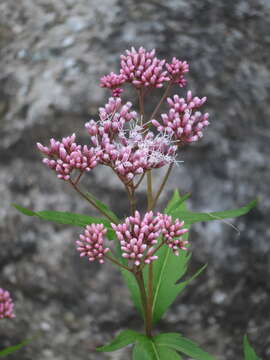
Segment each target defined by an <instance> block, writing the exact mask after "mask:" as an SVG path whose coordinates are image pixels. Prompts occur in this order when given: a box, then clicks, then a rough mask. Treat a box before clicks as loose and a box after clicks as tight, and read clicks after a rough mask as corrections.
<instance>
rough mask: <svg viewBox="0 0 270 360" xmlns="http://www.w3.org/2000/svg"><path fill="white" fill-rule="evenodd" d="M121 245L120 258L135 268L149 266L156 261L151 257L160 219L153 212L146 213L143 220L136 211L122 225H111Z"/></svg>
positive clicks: (158, 232)
mask: <svg viewBox="0 0 270 360" xmlns="http://www.w3.org/2000/svg"><path fill="white" fill-rule="evenodd" d="M111 225H112V228H113V229H114V230H115V232H116V236H117V238H118V240H119V241H120V244H121V249H122V251H123V254H122V256H123V257H124V258H125V259H128V260H130V261H131V263H133V264H134V265H135V266H140V265H141V264H142V263H144V264H150V263H151V262H152V261H154V260H156V259H157V256H155V255H153V253H154V251H155V248H154V245H156V244H157V239H158V237H159V234H160V219H159V218H158V217H154V215H153V212H152V211H150V212H147V213H146V214H145V215H144V217H143V218H141V215H140V213H139V212H138V211H136V212H135V215H134V216H130V217H128V218H126V219H125V221H124V223H122V224H119V225H115V224H111Z"/></svg>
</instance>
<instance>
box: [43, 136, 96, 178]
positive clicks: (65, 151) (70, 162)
mask: <svg viewBox="0 0 270 360" xmlns="http://www.w3.org/2000/svg"><path fill="white" fill-rule="evenodd" d="M75 138H76V136H75V134H73V135H72V136H68V137H66V138H63V139H62V141H56V140H55V139H51V141H50V147H47V146H43V145H42V144H40V143H37V147H38V149H39V150H40V151H41V152H42V153H43V154H44V155H45V156H47V157H46V158H44V159H43V163H44V164H46V165H47V166H48V167H49V168H51V169H53V170H55V171H56V173H57V176H58V178H59V179H63V180H69V179H70V175H71V173H72V171H73V170H74V169H76V170H79V171H80V172H83V171H90V170H91V169H93V168H94V167H95V166H97V164H98V161H99V157H98V154H97V153H96V150H95V149H94V148H90V149H88V147H87V146H86V145H84V146H83V147H82V146H81V145H77V144H76V143H75Z"/></svg>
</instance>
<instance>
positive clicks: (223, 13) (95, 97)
mask: <svg viewBox="0 0 270 360" xmlns="http://www.w3.org/2000/svg"><path fill="white" fill-rule="evenodd" d="M19 3H20V4H19ZM269 26H270V2H269V1H268V0H233V1H232V0H226V1H220V2H217V1H214V0H203V1H197V0H186V1H185V0H167V1H161V0H151V1H147V2H145V1H141V0H139V1H138V0H136V1H135V0H125V1H119V0H118V1H117V0H102V1H94V0H78V1H76V2H74V1H71V0H55V1H53V2H51V1H49V0H24V1H22V2H18V1H17V0H3V1H2V2H1V3H0V59H1V60H0V62H1V72H0V129H1V134H2V136H1V142H0V167H1V171H0V194H1V195H0V197H1V207H0V243H1V253H0V270H1V271H0V273H1V275H0V286H1V287H3V288H7V289H8V290H9V291H10V292H11V293H12V295H13V297H14V299H15V309H16V315H17V317H16V319H14V320H12V321H9V322H5V323H3V324H2V323H1V324H0V338H1V344H0V347H3V346H6V345H8V344H10V343H16V341H20V340H22V339H24V338H26V337H31V336H32V335H34V334H35V332H36V331H41V333H42V334H41V336H40V337H38V338H37V339H36V340H34V341H33V344H32V345H31V346H28V347H27V348H26V349H25V350H23V351H21V353H20V356H19V358H20V359H21V360H32V359H33V358H38V359H40V360H46V359H54V360H69V359H70V360H71V359H74V358H76V359H78V360H79V359H80V360H84V359H85V360H86V359H88V360H89V359H93V360H94V359H95V360H99V359H101V360H102V359H104V360H105V359H127V357H128V355H127V354H128V351H129V350H121V351H119V352H116V353H112V354H97V353H95V352H94V351H93V349H94V347H95V346H97V345H99V344H103V343H104V342H106V341H109V340H110V339H111V338H112V336H113V335H114V334H115V333H117V332H118V331H119V330H121V329H125V328H128V327H130V328H134V329H138V330H139V329H141V322H140V319H139V317H138V315H136V313H135V310H134V309H133V307H132V305H131V302H130V301H129V299H128V294H127V290H126V289H125V288H124V286H123V284H122V282H121V277H120V275H119V273H118V272H117V270H115V269H112V267H111V266H110V265H108V264H106V265H105V266H100V265H98V264H88V262H87V261H86V260H85V259H79V257H78V255H77V252H76V250H75V246H74V242H75V240H76V238H77V236H78V233H79V229H73V228H70V227H68V226H60V225H53V224H48V223H43V222H41V221H39V220H38V219H34V218H27V217H24V216H22V215H20V214H18V213H17V212H16V211H15V210H14V209H13V208H12V206H11V203H12V202H16V203H19V204H22V205H24V206H27V207H30V208H33V209H37V210H39V209H55V210H66V211H77V212H82V213H85V214H87V213H89V214H95V213H94V211H93V210H92V209H89V208H88V205H87V204H84V203H83V202H82V201H81V200H80V199H79V198H76V197H75V196H74V194H73V192H72V190H71V189H69V188H68V186H67V184H65V183H64V182H61V181H59V180H57V179H56V178H55V174H54V173H53V172H50V171H48V170H47V169H46V168H45V167H44V166H43V165H42V164H41V162H40V156H39V154H37V151H36V149H35V143H36V142H37V141H41V142H44V143H46V142H47V141H48V139H49V138H50V137H52V136H53V137H61V136H66V135H70V134H71V133H72V132H73V131H74V130H75V131H77V133H78V136H79V137H80V138H81V140H82V142H85V143H86V142H87V135H86V133H85V131H84V123H85V122H86V121H87V120H89V118H94V117H95V116H96V113H97V110H98V107H99V106H102V105H103V104H104V101H105V99H106V97H107V96H108V95H109V93H106V91H105V90H104V89H100V88H99V87H98V80H99V77H100V76H102V75H104V74H106V73H108V72H110V71H117V67H118V65H117V60H118V58H119V54H120V53H121V52H123V50H124V49H126V48H130V47H131V46H132V45H134V46H136V47H138V46H140V45H142V46H144V47H147V48H152V47H155V48H156V49H157V52H158V54H159V55H160V56H161V57H164V58H168V59H170V58H171V57H172V56H177V57H180V58H182V59H183V60H187V61H188V62H189V63H190V69H191V72H190V75H189V77H188V80H189V83H188V87H190V88H191V89H192V90H193V91H194V93H196V94H197V95H198V96H204V95H206V96H207V97H208V103H207V104H208V105H207V106H206V108H207V110H208V112H209V113H210V115H211V117H210V121H211V126H210V127H209V129H208V130H207V131H206V132H205V137H204V138H203V140H202V141H200V142H199V143H198V144H196V145H194V146H190V147H189V148H186V149H185V150H183V151H182V152H181V154H180V158H181V159H183V160H184V163H183V164H180V166H179V167H177V168H176V169H175V170H174V171H173V175H172V179H171V182H170V185H169V188H168V190H167V192H166V193H164V195H163V197H162V199H161V200H162V202H163V203H165V201H167V199H168V198H169V196H170V190H172V189H173V188H175V187H178V188H180V189H181V190H182V191H184V192H187V191H191V192H192V198H191V200H190V206H191V208H192V209H196V210H198V211H212V210H222V209H226V208H233V207H237V206H240V205H243V204H244V203H246V202H248V201H250V200H252V199H254V198H255V197H256V196H258V197H259V198H260V202H259V205H258V207H257V208H256V209H255V210H253V211H252V213H250V214H249V215H247V216H245V217H242V218H239V219H237V220H232V224H233V226H232V224H229V222H226V223H222V222H211V223H207V224H200V225H197V226H195V227H194V229H193V232H192V235H191V241H192V244H193V245H192V246H193V260H192V263H191V270H193V271H195V269H197V268H198V267H199V266H200V265H201V264H203V263H206V262H208V264H209V265H208V270H207V271H206V273H205V274H204V275H201V279H200V280H199V279H197V280H196V281H194V283H193V284H192V285H191V286H190V287H189V288H188V289H187V290H185V292H184V293H183V295H182V296H181V297H180V298H179V299H178V300H177V302H176V303H175V304H174V305H173V307H172V308H171V310H170V311H169V312H168V314H167V315H166V316H165V317H164V319H163V320H162V321H161V323H160V325H159V330H163V331H180V332H181V333H183V334H185V335H187V336H190V337H191V338H193V339H194V340H197V341H198V342H199V343H200V344H201V345H202V346H203V347H204V348H205V349H207V350H209V351H210V352H212V353H213V354H216V355H217V357H218V358H219V359H220V360H235V359H240V358H242V355H241V352H242V350H241V341H242V336H243V335H244V334H245V333H248V334H249V337H250V340H251V342H252V344H254V346H255V347H256V349H257V352H258V354H259V355H260V357H262V358H263V359H267V358H269V357H270V337H269V334H270V325H269V316H267V314H268V313H269V293H270V291H269V285H268V278H269V272H270V268H269V253H270V252H269V250H270V245H269V235H270V233H269V226H268V217H267V214H269V207H270V196H269V185H268V184H269V183H268V181H269V180H270V167H269V165H268V163H269V152H270V141H269V138H270V126H269V121H268V119H269V117H270V107H269V103H270V95H269V94H270V92H269V90H270V81H269V79H270V60H269V50H268V49H269V44H270V35H269ZM157 93H158V92H157ZM156 99H158V95H157V96H156ZM152 104H153V102H151V101H149V102H148V103H147V111H150V110H151V108H152ZM156 174H158V172H156ZM160 179H161V177H160V175H157V177H156V181H157V182H158V181H160ZM267 179H268V180H267ZM83 183H84V185H85V187H87V188H88V189H89V190H90V191H92V192H93V193H95V194H96V195H97V196H98V198H99V199H101V200H102V201H104V202H106V203H108V204H109V205H110V206H111V207H112V208H114V209H115V211H116V212H117V213H118V214H119V215H120V216H122V215H124V214H126V213H127V209H128V207H127V201H126V200H125V196H124V189H123V188H122V186H121V184H119V183H118V182H117V179H116V178H114V177H112V176H110V174H108V173H107V171H104V170H102V169H96V170H95V172H93V173H90V174H89V175H87V176H86V177H85V179H84V180H83ZM144 200H145V197H144V195H143V192H140V194H139V204H140V205H143V201H144ZM234 227H236V228H237V229H238V230H235V228H234ZM84 260H85V261H84ZM12 358H13V359H18V355H17V354H15V355H14V356H12V355H11V356H10V359H12Z"/></svg>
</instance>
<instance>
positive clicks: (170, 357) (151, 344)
mask: <svg viewBox="0 0 270 360" xmlns="http://www.w3.org/2000/svg"><path fill="white" fill-rule="evenodd" d="M132 360H182V357H181V356H180V355H179V354H178V353H177V352H176V351H175V350H172V349H170V348H168V347H167V346H163V345H159V344H158V343H157V342H156V341H155V338H152V339H150V338H146V337H145V338H141V339H139V341H138V343H137V344H136V345H135V346H134V348H133V352H132Z"/></svg>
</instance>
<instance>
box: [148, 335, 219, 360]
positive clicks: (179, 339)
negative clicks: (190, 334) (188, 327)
mask: <svg viewBox="0 0 270 360" xmlns="http://www.w3.org/2000/svg"><path fill="white" fill-rule="evenodd" d="M154 341H155V343H156V344H157V345H159V346H165V347H169V348H171V349H174V350H176V351H179V352H181V353H183V354H185V355H187V356H190V357H191V358H192V359H195V360H215V358H214V357H213V356H212V355H210V354H208V353H207V352H205V351H204V350H202V349H201V348H199V346H198V345H197V344H195V343H194V342H193V341H191V340H189V339H187V338H184V337H183V336H182V335H181V334H177V333H167V334H160V335H157V336H155V337H154Z"/></svg>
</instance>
